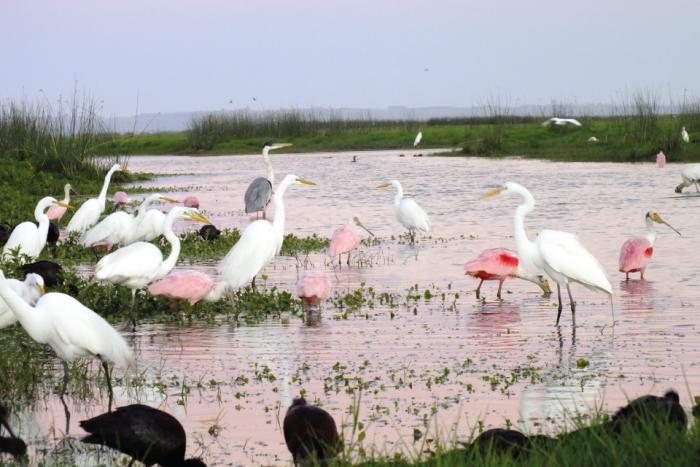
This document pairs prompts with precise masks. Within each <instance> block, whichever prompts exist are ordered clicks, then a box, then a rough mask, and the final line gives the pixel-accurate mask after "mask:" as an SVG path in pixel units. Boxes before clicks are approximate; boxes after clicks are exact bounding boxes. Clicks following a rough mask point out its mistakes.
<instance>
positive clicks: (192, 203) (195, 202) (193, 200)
mask: <svg viewBox="0 0 700 467" xmlns="http://www.w3.org/2000/svg"><path fill="white" fill-rule="evenodd" d="M182 204H184V205H185V207H187V208H197V209H199V199H197V197H196V196H188V197H187V198H185V201H183V202H182Z"/></svg>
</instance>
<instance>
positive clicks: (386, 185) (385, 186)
mask: <svg viewBox="0 0 700 467" xmlns="http://www.w3.org/2000/svg"><path fill="white" fill-rule="evenodd" d="M390 186H391V183H380V184H379V185H377V186H376V188H389V187H390Z"/></svg>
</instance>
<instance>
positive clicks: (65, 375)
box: [59, 360, 70, 434]
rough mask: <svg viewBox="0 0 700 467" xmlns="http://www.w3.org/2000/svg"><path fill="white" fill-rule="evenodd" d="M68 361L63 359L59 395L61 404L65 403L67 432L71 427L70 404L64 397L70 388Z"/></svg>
mask: <svg viewBox="0 0 700 467" xmlns="http://www.w3.org/2000/svg"><path fill="white" fill-rule="evenodd" d="M69 371H70V370H69V368H68V362H66V361H65V360H63V387H61V395H60V396H59V399H60V400H61V404H63V412H64V413H65V415H66V434H68V429H69V428H70V411H69V410H68V404H66V400H65V399H64V398H63V396H64V395H65V393H66V389H67V388H68V372H69Z"/></svg>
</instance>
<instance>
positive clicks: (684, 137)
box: [681, 127, 690, 143]
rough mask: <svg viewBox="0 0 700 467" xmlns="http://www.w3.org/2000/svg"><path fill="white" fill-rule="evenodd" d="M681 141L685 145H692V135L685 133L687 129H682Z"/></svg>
mask: <svg viewBox="0 0 700 467" xmlns="http://www.w3.org/2000/svg"><path fill="white" fill-rule="evenodd" d="M681 139H682V140H683V142H684V143H690V135H689V134H688V132H687V131H685V127H683V128H681Z"/></svg>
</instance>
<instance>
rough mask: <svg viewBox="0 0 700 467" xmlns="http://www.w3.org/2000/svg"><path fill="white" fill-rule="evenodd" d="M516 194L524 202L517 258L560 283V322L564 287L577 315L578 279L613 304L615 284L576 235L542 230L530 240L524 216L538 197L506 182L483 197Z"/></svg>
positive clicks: (518, 219)
mask: <svg viewBox="0 0 700 467" xmlns="http://www.w3.org/2000/svg"><path fill="white" fill-rule="evenodd" d="M510 193H514V194H517V195H519V196H520V198H521V200H522V204H520V206H518V208H517V209H516V210H515V218H514V230H515V242H516V244H517V245H518V258H520V261H522V262H523V264H524V265H525V266H526V267H530V268H537V269H539V270H544V271H545V272H546V273H547V275H548V276H549V277H550V278H551V279H552V280H553V281H554V282H556V283H557V298H558V301H559V306H558V308H557V324H559V318H560V317H561V310H562V301H561V286H562V285H564V286H566V290H567V292H568V293H569V303H570V305H571V317H572V320H574V319H575V317H576V302H574V297H573V295H572V294H571V282H577V283H579V284H581V285H583V286H585V287H587V288H588V289H591V290H597V291H600V292H605V293H606V294H608V296H610V300H611V304H612V286H611V285H610V281H609V280H608V278H607V277H606V275H605V270H604V269H603V266H601V265H600V263H599V262H598V260H597V259H595V257H594V256H593V255H592V254H590V253H589V252H588V250H586V249H585V248H584V247H583V245H581V243H580V242H579V240H578V238H576V235H574V234H571V233H568V232H561V231H558V230H543V231H541V232H540V233H539V235H537V240H535V241H534V242H531V241H530V240H529V239H528V238H527V232H525V216H526V215H527V214H528V213H530V212H531V211H532V210H533V209H534V208H535V198H534V197H533V196H532V194H531V193H530V192H529V191H528V190H527V189H526V188H525V187H524V186H522V185H520V184H518V183H514V182H507V183H506V184H505V185H503V186H502V187H500V188H496V189H495V190H491V191H488V192H486V193H484V194H483V195H482V197H481V198H482V199H484V198H489V197H491V196H496V195H500V194H510Z"/></svg>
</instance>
